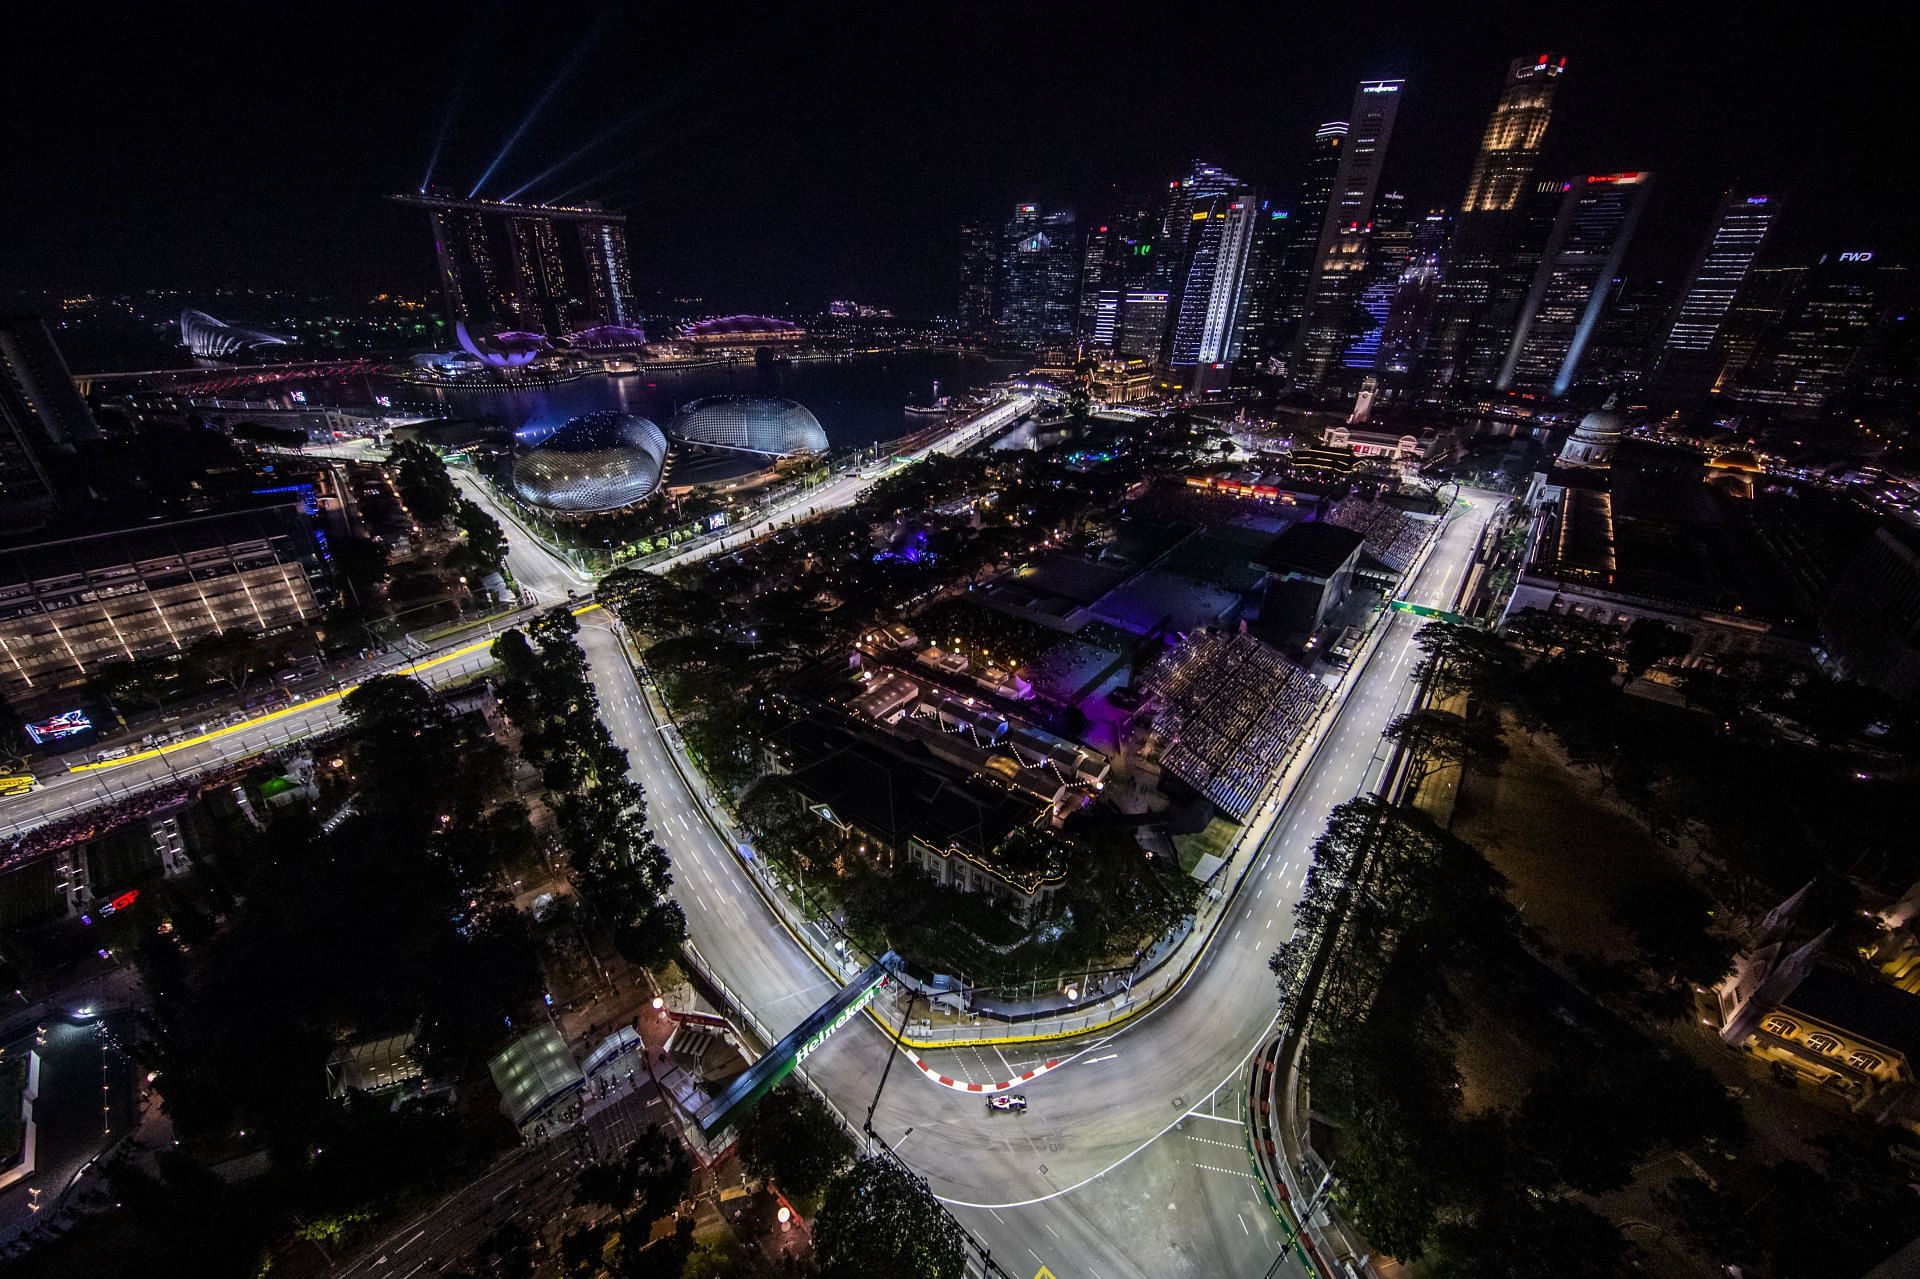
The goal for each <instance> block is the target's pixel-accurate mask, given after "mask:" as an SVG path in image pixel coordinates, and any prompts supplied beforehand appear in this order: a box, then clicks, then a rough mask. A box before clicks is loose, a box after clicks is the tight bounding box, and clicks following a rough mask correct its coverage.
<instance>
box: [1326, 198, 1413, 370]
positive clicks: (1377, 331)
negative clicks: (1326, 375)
mask: <svg viewBox="0 0 1920 1279" xmlns="http://www.w3.org/2000/svg"><path fill="white" fill-rule="evenodd" d="M1413 235H1414V224H1413V222H1412V220H1411V219H1410V218H1409V216H1408V213H1407V197H1406V196H1404V195H1402V194H1400V193H1399V192H1397V191H1387V192H1383V193H1382V194H1381V196H1380V198H1379V200H1378V202H1377V205H1376V207H1375V209H1374V213H1373V226H1372V230H1371V231H1370V232H1369V234H1368V236H1367V269H1366V275H1365V278H1364V279H1363V280H1362V281H1361V284H1360V292H1359V295H1358V296H1357V297H1356V298H1355V299H1354V303H1355V305H1356V306H1357V307H1358V308H1359V310H1360V312H1361V313H1362V314H1364V315H1365V316H1366V325H1365V327H1364V328H1362V329H1361V330H1360V331H1359V332H1358V333H1356V334H1355V335H1354V337H1353V340H1352V341H1351V342H1349V343H1347V346H1346V349H1345V350H1343V351H1342V352H1341V353H1340V363H1341V364H1342V365H1343V366H1345V367H1346V368H1350V369H1362V370H1365V371H1368V372H1371V371H1373V370H1374V369H1376V368H1377V367H1378V357H1379V355H1380V341H1381V338H1382V337H1383V336H1384V335H1385V333H1386V328H1387V316H1388V313H1389V312H1391V311H1392V309H1393V299H1394V296H1395V295H1396V294H1397V293H1399V291H1400V276H1401V274H1402V273H1403V272H1404V271H1405V270H1406V269H1407V262H1408V260H1409V259H1410V258H1411V257H1412V255H1413Z"/></svg>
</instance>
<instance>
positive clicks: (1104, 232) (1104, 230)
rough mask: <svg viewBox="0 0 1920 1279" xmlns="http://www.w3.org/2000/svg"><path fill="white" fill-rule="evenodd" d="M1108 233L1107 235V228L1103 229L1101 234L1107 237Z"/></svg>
mask: <svg viewBox="0 0 1920 1279" xmlns="http://www.w3.org/2000/svg"><path fill="white" fill-rule="evenodd" d="M1106 233H1107V228H1105V227H1101V228H1100V234H1101V235H1105V234H1106Z"/></svg>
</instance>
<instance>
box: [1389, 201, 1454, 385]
mask: <svg viewBox="0 0 1920 1279" xmlns="http://www.w3.org/2000/svg"><path fill="white" fill-rule="evenodd" d="M1448 230H1449V224H1448V217H1447V211H1446V210H1445V209H1430V210H1428V211H1427V214H1426V216H1425V217H1423V218H1422V219H1420V221H1419V222H1418V223H1416V224H1415V225H1414V227H1413V228H1412V235H1411V239H1410V242H1409V244H1408V247H1407V254H1406V260H1405V262H1404V264H1403V265H1402V266H1401V268H1400V278H1399V280H1398V281H1397V282H1396V283H1395V286H1394V290H1393V301H1392V304H1391V305H1390V306H1389V307H1388V309H1387V322H1386V325H1385V327H1384V328H1383V329H1382V330H1381V333H1380V352H1379V355H1378V357H1377V358H1376V359H1375V360H1374V365H1373V367H1374V372H1375V373H1377V374H1378V375H1380V379H1381V381H1382V382H1383V383H1387V384H1389V385H1394V386H1401V385H1405V383H1406V382H1407V381H1408V379H1409V376H1410V375H1411V374H1412V372H1413V370H1414V367H1415V365H1416V364H1417V363H1418V362H1419V359H1420V350H1421V343H1422V341H1423V340H1424V339H1425V337H1426V333H1427V320H1428V318H1429V316H1430V315H1431V313H1432V310H1433V303H1434V298H1435V296H1436V295H1437V294H1438V292H1439V288H1440V264H1441V261H1442V257H1443V255H1444V254H1445V252H1446V246H1447V234H1448Z"/></svg>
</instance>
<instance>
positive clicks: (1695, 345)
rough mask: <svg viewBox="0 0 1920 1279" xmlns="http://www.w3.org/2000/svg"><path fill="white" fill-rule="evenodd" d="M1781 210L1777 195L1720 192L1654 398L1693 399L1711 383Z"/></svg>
mask: <svg viewBox="0 0 1920 1279" xmlns="http://www.w3.org/2000/svg"><path fill="white" fill-rule="evenodd" d="M1779 212H1780V201H1779V199H1778V198H1777V197H1774V196H1770V195H1748V194H1740V193H1736V192H1732V191H1729V192H1727V193H1726V195H1725V196H1723V197H1721V200H1720V207H1719V208H1718V209H1716V210H1715V211H1714V215H1713V225H1712V227H1711V228H1710V229H1709V230H1708V232H1707V239H1706V243H1704V244H1702V245H1701V246H1700V255H1699V256H1698V257H1697V258H1695V259H1694V263H1693V270H1692V271H1691V272H1689V273H1688V275H1687V281H1686V286H1685V289H1684V290H1683V291H1682V293H1681V294H1680V303H1679V305H1678V306H1677V307H1675V308H1674V312H1673V323H1672V325H1671V327H1669V328H1668V330H1667V335H1666V340H1665V341H1664V342H1663V343H1662V344H1661V348H1660V360H1659V363H1658V365H1657V366H1656V367H1655V369H1654V375H1653V395H1654V398H1655V399H1656V400H1658V401H1660V402H1663V403H1668V404H1691V403H1695V402H1697V401H1699V400H1702V399H1705V398H1706V395H1707V393H1708V392H1709V391H1711V390H1712V389H1713V385H1714V383H1715V381H1716V380H1717V379H1718V378H1719V374H1720V368H1721V364H1722V361H1723V359H1724V356H1725V350H1726V345H1725V336H1726V335H1725V329H1726V324H1727V318H1728V316H1729V314H1730V313H1731V312H1732V310H1733V304H1734V302H1735V301H1736V300H1737V299H1738V298H1739V296H1740V290H1741V289H1742V288H1743V287H1744V286H1745V284H1746V282H1747V277H1748V275H1749V274H1751V272H1752V270H1753V262H1754V259H1755V258H1756V257H1758V256H1759V253H1760V250H1761V248H1762V247H1763V246H1764V245H1765V244H1766V242H1767V233H1768V232H1769V231H1770V230H1772V228H1773V220H1774V218H1775V217H1776V216H1777V215H1778V214H1779Z"/></svg>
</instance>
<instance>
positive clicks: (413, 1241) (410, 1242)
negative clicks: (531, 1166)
mask: <svg viewBox="0 0 1920 1279" xmlns="http://www.w3.org/2000/svg"><path fill="white" fill-rule="evenodd" d="M494 1198H496V1199H497V1198H499V1196H498V1195H495V1196H494ZM426 1233H427V1232H426V1231H425V1230H424V1229H422V1230H421V1231H420V1232H419V1234H416V1235H414V1237H413V1238H411V1239H409V1240H407V1242H406V1243H403V1244H401V1245H400V1246H399V1247H398V1248H395V1249H394V1251H395V1252H405V1251H406V1250H407V1249H408V1248H409V1247H411V1246H412V1245H414V1244H416V1243H418V1242H419V1241H420V1238H421V1236H422V1235H425V1234H426Z"/></svg>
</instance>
